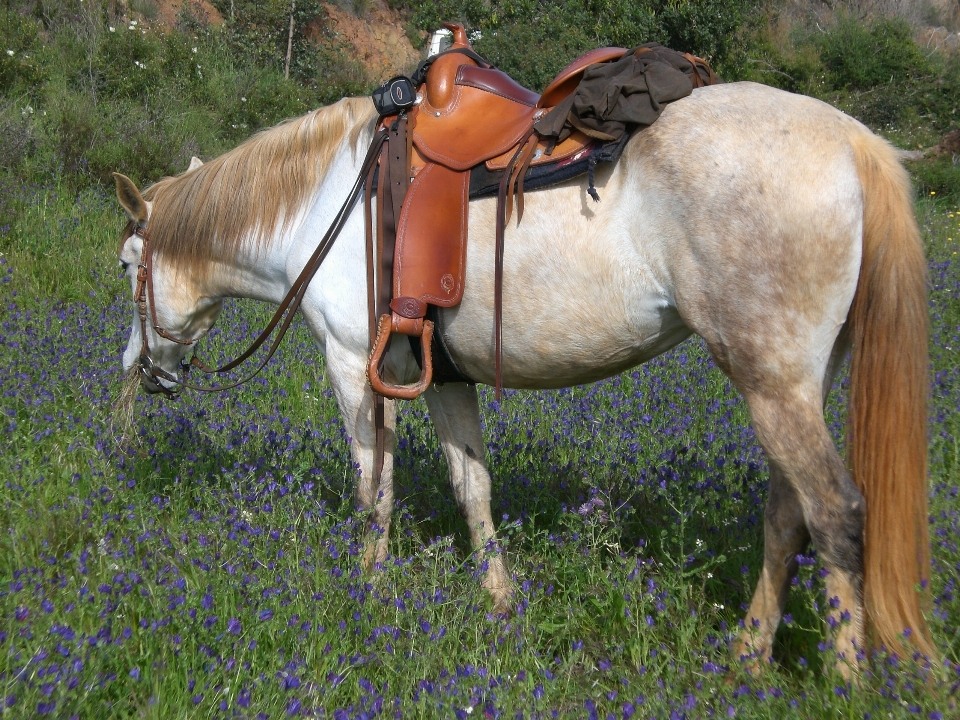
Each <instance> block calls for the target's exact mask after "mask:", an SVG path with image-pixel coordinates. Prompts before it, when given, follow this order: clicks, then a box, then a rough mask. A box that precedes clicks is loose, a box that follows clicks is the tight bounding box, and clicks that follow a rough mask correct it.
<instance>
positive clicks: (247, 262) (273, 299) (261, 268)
mask: <svg viewBox="0 0 960 720" xmlns="http://www.w3.org/2000/svg"><path fill="white" fill-rule="evenodd" d="M285 235H286V237H283V236H279V235H278V236H276V237H274V238H272V239H270V240H268V241H267V242H266V243H264V244H263V245H262V246H261V247H260V248H259V249H257V250H254V249H253V248H252V245H248V247H250V248H251V249H249V250H246V249H245V250H242V251H241V252H240V253H238V254H237V256H236V257H234V258H231V259H230V260H229V261H212V263H211V267H210V268H209V272H208V273H207V274H206V279H205V280H204V281H202V284H203V288H202V294H203V295H205V296H207V297H217V298H225V297H234V298H249V299H251V300H261V301H264V302H269V303H273V304H275V305H276V304H279V303H280V301H281V300H282V299H283V296H284V295H285V294H286V292H287V288H288V287H289V280H288V277H287V272H286V265H287V255H288V254H289V252H290V246H291V245H292V240H291V237H290V236H291V235H292V233H286V234H285Z"/></svg>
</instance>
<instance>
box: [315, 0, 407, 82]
mask: <svg viewBox="0 0 960 720" xmlns="http://www.w3.org/2000/svg"><path fill="white" fill-rule="evenodd" d="M323 7H324V9H325V10H326V11H327V17H328V22H329V23H330V25H331V29H333V31H334V32H335V33H336V34H337V35H338V36H339V38H340V39H341V40H342V41H344V42H345V43H346V44H348V45H349V46H350V47H351V48H352V49H353V51H354V53H355V54H354V57H355V58H356V59H357V62H358V63H359V64H360V65H361V66H362V67H363V68H364V70H365V72H366V75H367V78H368V79H369V80H371V81H377V82H379V81H380V80H386V79H387V78H389V77H392V76H393V75H397V74H399V73H404V72H410V71H412V70H413V69H414V68H416V66H417V63H418V62H420V60H421V59H422V56H423V53H422V52H420V51H419V50H416V49H414V47H413V45H412V44H411V43H410V40H409V38H407V35H406V33H405V32H404V31H403V24H404V23H403V18H401V17H400V15H399V14H398V13H397V12H396V11H394V10H392V9H390V8H389V7H387V4H386V3H385V2H383V0H377V1H376V2H373V3H371V4H370V7H369V9H368V10H367V12H366V14H365V15H364V17H362V18H360V17H356V16H355V15H352V14H350V13H349V12H347V11H346V10H344V9H342V8H340V7H337V6H336V5H333V4H330V3H324V5H323Z"/></svg>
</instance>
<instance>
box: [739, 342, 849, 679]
mask: <svg viewBox="0 0 960 720" xmlns="http://www.w3.org/2000/svg"><path fill="white" fill-rule="evenodd" d="M836 345H837V346H836V348H835V350H834V353H833V358H832V361H831V363H830V365H831V367H830V368H829V370H828V372H827V373H826V378H823V379H821V378H814V377H809V378H807V379H806V380H794V381H792V382H790V381H786V380H783V379H778V378H769V377H768V378H764V379H763V380H760V379H759V378H757V376H756V375H752V377H751V380H752V381H753V382H751V383H749V387H748V388H745V389H744V396H745V397H746V400H747V403H748V405H749V407H750V412H751V416H752V420H753V426H754V430H755V431H756V435H757V439H758V441H759V442H760V445H761V446H762V447H763V449H764V452H765V453H766V456H767V459H768V461H769V464H770V467H771V485H770V498H769V501H768V507H767V511H766V517H765V527H764V566H763V570H762V572H761V577H760V581H759V583H758V585H757V590H756V592H755V594H754V597H753V600H752V602H751V605H750V610H749V611H748V614H747V617H746V619H745V622H744V630H743V632H742V634H741V635H740V637H739V639H738V641H737V642H736V643H735V645H734V650H735V652H736V653H737V654H738V655H741V656H746V657H747V658H748V660H747V662H748V667H753V668H755V667H757V665H758V664H759V662H760V661H764V660H769V658H770V656H771V649H772V645H773V637H774V633H775V631H776V627H777V625H778V623H779V621H780V617H781V614H782V612H783V606H784V603H785V602H786V596H787V591H788V588H789V582H790V579H791V578H792V576H793V574H794V573H795V572H796V563H795V560H794V557H795V555H796V553H797V552H799V551H800V550H802V548H803V547H804V545H805V544H806V540H807V538H808V537H809V539H811V540H812V541H813V544H814V546H815V547H816V548H817V550H818V552H819V554H820V557H821V560H822V561H823V564H824V565H825V567H826V569H827V571H828V573H829V574H828V575H827V578H826V590H827V597H828V610H827V614H828V617H827V622H828V623H829V625H830V626H831V632H832V637H833V647H834V650H835V651H836V653H837V662H836V666H837V669H838V670H839V671H840V672H841V673H842V674H843V675H844V677H846V678H850V677H851V676H852V674H853V672H854V671H855V670H856V667H857V664H858V661H859V658H858V653H859V652H860V651H862V649H863V647H864V636H863V592H862V588H863V531H864V514H865V507H866V506H865V502H864V498H863V495H862V494H861V493H860V491H859V490H858V488H857V486H856V485H855V484H854V482H853V480H852V479H851V477H850V475H849V473H848V472H847V470H846V468H845V466H844V463H843V460H842V459H841V458H840V455H839V453H838V452H837V449H836V447H835V446H834V444H833V440H832V439H831V437H830V433H829V431H828V429H827V426H826V422H825V421H824V417H823V400H822V398H823V397H824V395H825V390H824V389H825V388H826V387H828V386H829V382H828V378H830V377H832V374H833V371H834V370H835V368H836V366H837V364H838V363H839V359H840V358H841V357H842V354H843V351H844V349H845V346H846V341H845V339H844V338H841V339H840V340H839V341H838V342H837V344H836ZM754 369H756V366H754ZM731 375H732V377H733V379H734V382H737V380H738V377H737V375H738V373H737V372H736V369H734V372H732V373H731ZM740 379H742V378H740Z"/></svg>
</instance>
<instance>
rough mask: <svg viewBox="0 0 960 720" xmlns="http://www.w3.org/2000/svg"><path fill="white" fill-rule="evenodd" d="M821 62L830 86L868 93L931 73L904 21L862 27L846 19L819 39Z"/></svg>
mask: <svg viewBox="0 0 960 720" xmlns="http://www.w3.org/2000/svg"><path fill="white" fill-rule="evenodd" d="M819 47H820V58H821V60H822V61H823V65H824V67H825V68H826V70H827V78H828V81H829V82H830V84H831V85H832V86H833V87H834V88H836V89H838V90H842V89H853V90H869V89H870V88H874V87H877V86H879V85H884V84H887V83H894V82H903V81H906V80H911V79H914V78H917V77H919V76H923V75H929V74H930V73H931V70H932V68H931V66H930V62H929V61H928V60H927V58H926V56H925V55H924V54H923V53H922V52H921V51H920V48H919V47H918V46H917V44H916V43H915V42H914V41H913V37H912V31H911V29H910V26H909V25H908V24H907V22H906V21H905V20H901V19H889V18H883V19H880V20H877V21H875V22H873V23H871V24H863V23H861V22H859V21H857V20H854V19H853V18H849V17H844V18H840V20H839V21H838V22H837V23H836V25H834V26H833V27H831V28H830V29H828V30H827V32H826V33H824V34H823V35H821V36H820V39H819Z"/></svg>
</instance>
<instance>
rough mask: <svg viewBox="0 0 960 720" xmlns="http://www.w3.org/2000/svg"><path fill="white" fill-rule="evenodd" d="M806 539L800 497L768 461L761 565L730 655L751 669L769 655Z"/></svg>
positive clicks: (807, 537) (778, 469)
mask: <svg viewBox="0 0 960 720" xmlns="http://www.w3.org/2000/svg"><path fill="white" fill-rule="evenodd" d="M809 540H810V534H809V532H807V526H806V523H805V522H804V518H803V511H802V509H801V506H800V499H799V497H798V496H797V493H796V491H795V490H794V489H793V486H792V485H791V484H790V481H789V480H788V479H787V476H786V474H785V473H784V471H783V470H782V469H781V468H780V466H779V465H777V464H776V463H774V462H770V492H769V495H768V498H767V507H766V509H765V511H764V519H763V568H762V570H761V571H760V580H759V581H758V583H757V588H756V590H755V591H754V593H753V598H752V600H751V601H750V608H749V610H747V615H746V618H745V620H744V627H743V631H742V632H741V633H740V636H739V637H738V638H737V640H736V641H735V643H734V656H735V657H736V658H738V659H739V660H740V662H742V663H744V664H745V665H746V667H747V669H748V670H749V671H751V672H756V671H758V670H759V669H760V668H761V667H763V666H764V665H765V664H767V663H769V662H771V660H772V657H773V642H774V636H775V635H776V632H777V626H778V625H779V624H780V619H781V618H782V617H783V610H784V607H785V606H786V603H787V594H788V592H789V590H790V581H791V580H792V579H793V577H794V576H795V575H796V574H797V568H798V563H797V553H800V552H802V551H803V550H804V548H806V546H807V543H808V542H809Z"/></svg>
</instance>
